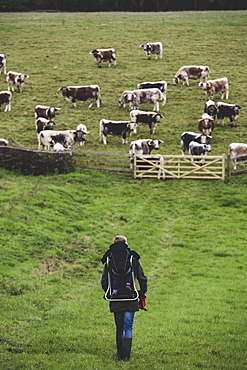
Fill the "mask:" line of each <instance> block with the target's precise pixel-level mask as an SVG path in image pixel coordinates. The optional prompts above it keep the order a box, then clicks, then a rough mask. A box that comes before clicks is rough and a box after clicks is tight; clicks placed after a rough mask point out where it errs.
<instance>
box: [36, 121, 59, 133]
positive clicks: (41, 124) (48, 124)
mask: <svg viewBox="0 0 247 370" xmlns="http://www.w3.org/2000/svg"><path fill="white" fill-rule="evenodd" d="M54 125H56V122H54V121H51V120H49V119H46V118H44V117H39V118H37V119H36V121H35V127H36V131H37V134H39V133H40V132H41V131H44V130H53V126H54Z"/></svg>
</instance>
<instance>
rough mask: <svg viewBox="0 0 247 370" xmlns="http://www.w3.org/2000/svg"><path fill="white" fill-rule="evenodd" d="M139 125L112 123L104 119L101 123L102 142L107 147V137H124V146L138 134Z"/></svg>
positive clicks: (128, 122) (121, 122) (124, 122)
mask: <svg viewBox="0 0 247 370" xmlns="http://www.w3.org/2000/svg"><path fill="white" fill-rule="evenodd" d="M136 127H137V124H136V123H135V122H131V121H111V120H108V119H102V120H100V123H99V130H100V140H102V139H103V143H104V144H105V145H106V144H107V141H106V138H107V135H113V136H122V144H127V143H128V137H129V136H130V135H131V134H132V133H133V134H136Z"/></svg>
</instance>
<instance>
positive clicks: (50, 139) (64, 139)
mask: <svg viewBox="0 0 247 370" xmlns="http://www.w3.org/2000/svg"><path fill="white" fill-rule="evenodd" d="M84 140H85V138H83V135H82V132H81V131H76V130H65V131H53V130H46V131H41V132H40V133H39V135H38V150H47V151H48V150H49V149H50V146H54V145H55V144H56V143H60V144H62V145H63V146H64V147H66V148H68V149H73V148H75V147H76V146H77V145H78V144H79V143H80V141H84Z"/></svg>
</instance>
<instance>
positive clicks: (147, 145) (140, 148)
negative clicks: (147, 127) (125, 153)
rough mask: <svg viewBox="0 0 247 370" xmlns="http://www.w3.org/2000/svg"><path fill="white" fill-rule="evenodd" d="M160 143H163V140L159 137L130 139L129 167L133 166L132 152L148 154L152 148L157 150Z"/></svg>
mask: <svg viewBox="0 0 247 370" xmlns="http://www.w3.org/2000/svg"><path fill="white" fill-rule="evenodd" d="M161 143H163V141H162V140H159V139H139V140H134V141H131V143H130V147H129V156H130V168H133V160H134V154H136V155H144V154H147V155H149V154H151V153H152V151H153V150H158V149H159V144H161Z"/></svg>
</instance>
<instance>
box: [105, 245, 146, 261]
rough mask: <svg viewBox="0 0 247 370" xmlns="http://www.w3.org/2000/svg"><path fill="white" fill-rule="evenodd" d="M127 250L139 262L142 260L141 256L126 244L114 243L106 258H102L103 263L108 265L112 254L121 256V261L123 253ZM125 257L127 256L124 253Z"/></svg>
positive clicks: (106, 253)
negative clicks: (107, 260) (107, 261)
mask: <svg viewBox="0 0 247 370" xmlns="http://www.w3.org/2000/svg"><path fill="white" fill-rule="evenodd" d="M125 249H128V251H129V252H130V254H131V255H132V256H133V257H134V258H135V259H136V260H137V261H138V260H139V259H140V258H141V257H140V255H139V254H138V253H137V252H135V251H133V250H131V249H130V248H129V247H128V245H127V244H126V243H124V242H117V243H113V244H111V245H110V247H109V249H108V250H107V251H106V252H105V254H104V256H103V257H102V258H101V262H102V263H106V259H107V257H109V256H110V254H111V252H113V253H116V254H118V255H119V256H120V259H121V254H122V252H124V250H125ZM124 256H125V253H124ZM123 258H124V257H123Z"/></svg>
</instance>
